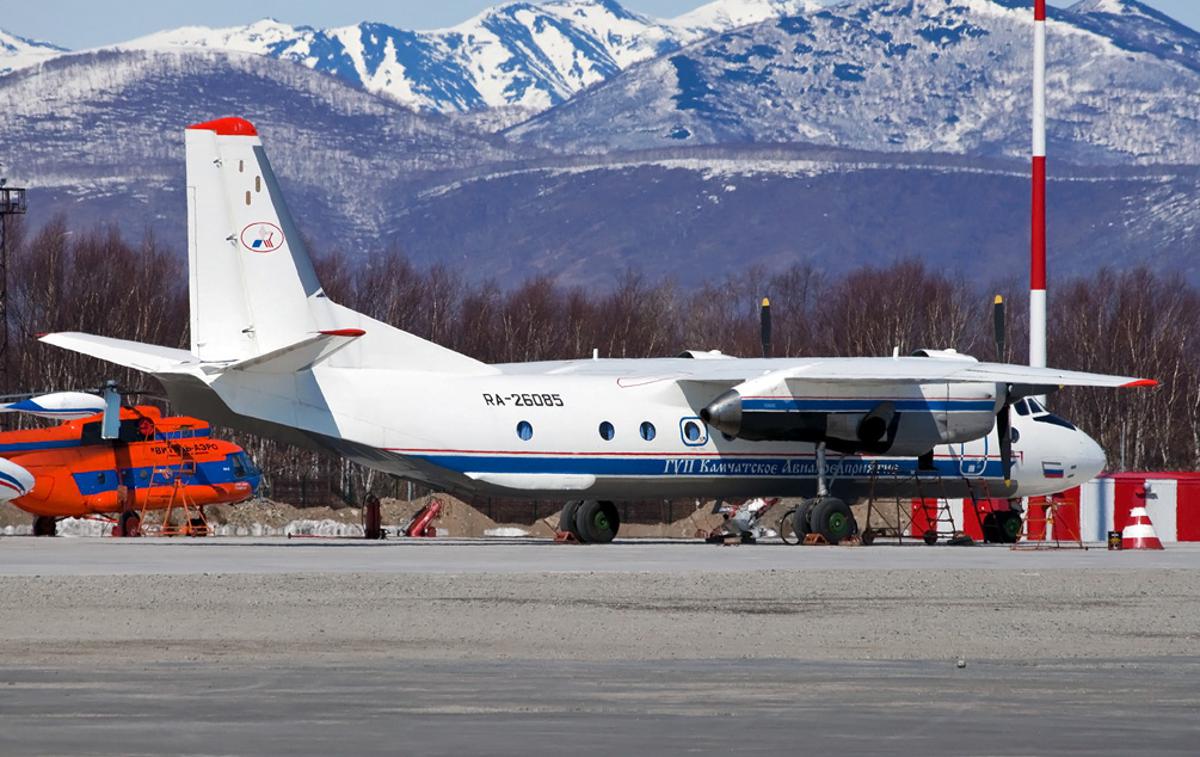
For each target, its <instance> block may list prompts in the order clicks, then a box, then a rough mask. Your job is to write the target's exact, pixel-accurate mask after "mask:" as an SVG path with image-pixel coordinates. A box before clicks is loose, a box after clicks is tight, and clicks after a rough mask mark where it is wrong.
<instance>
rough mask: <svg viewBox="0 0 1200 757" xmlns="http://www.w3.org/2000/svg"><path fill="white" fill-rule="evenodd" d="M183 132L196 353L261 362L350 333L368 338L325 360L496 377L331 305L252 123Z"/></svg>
mask: <svg viewBox="0 0 1200 757" xmlns="http://www.w3.org/2000/svg"><path fill="white" fill-rule="evenodd" d="M185 134H186V143H187V203H188V269H189V272H190V278H189V295H190V301H191V326H192V354H193V355H195V356H196V357H198V358H199V359H200V360H201V361H203V362H208V363H229V364H233V363H245V361H253V363H252V364H255V365H257V364H259V361H257V360H255V359H257V358H261V357H263V356H267V355H273V354H277V353H278V354H282V353H281V352H280V351H284V352H289V351H291V350H293V349H296V348H302V347H305V348H306V347H307V346H308V345H309V343H310V342H312V341H313V340H314V339H315V338H317V337H318V336H319V335H322V334H324V335H326V336H328V335H329V334H331V333H332V334H341V333H344V332H346V331H347V330H352V331H356V332H362V334H361V336H355V338H354V340H353V342H354V343H353V344H352V345H343V346H346V347H347V348H346V349H344V350H338V351H337V355H336V356H333V355H332V351H329V352H325V351H318V352H319V353H320V354H319V357H320V359H321V360H326V358H328V360H329V364H336V365H337V366H339V367H350V368H390V369H403V370H415V371H431V372H450V373H479V372H490V371H491V370H492V369H489V368H488V367H487V366H485V365H483V364H482V363H480V362H479V361H477V360H473V359H472V358H469V357H467V356H466V355H461V354H459V353H457V352H454V351H453V350H449V349H446V348H445V347H441V346H439V345H436V344H434V343H432V342H428V341H426V340H424V339H421V338H419V337H416V336H413V335H412V334H408V333H406V332H404V331H401V330H399V329H397V328H394V327H392V326H389V325H388V324H385V323H380V322H379V321H376V320H373V319H371V318H369V317H367V316H365V315H363V314H361V313H357V312H355V311H353V310H350V309H349V308H345V307H342V306H340V305H337V304H335V303H333V302H330V301H329V299H328V298H327V297H326V296H325V293H324V292H323V291H322V289H321V284H320V282H319V281H318V280H317V274H316V272H315V271H314V270H313V265H312V260H311V258H310V257H309V254H308V251H307V250H306V249H305V247H304V240H303V239H301V237H300V232H299V231H298V230H297V229H296V225H295V223H293V221H292V216H291V214H290V213H289V212H288V209H287V204H286V203H285V202H284V200H283V194H282V193H281V192H280V190H279V184H278V182H276V180H275V174H274V173H273V172H272V171H271V165H270V163H268V162H267V156H266V153H265V152H264V151H263V145H262V141H261V140H259V138H258V131H257V130H255V128H254V125H253V124H251V123H250V122H249V121H246V120H245V119H241V118H221V119H218V120H216V121H209V122H206V123H202V124H195V125H194V126H189V127H188V128H187V131H186V132H185ZM318 341H319V340H318ZM305 354H307V353H305ZM301 362H304V361H301ZM313 362H315V361H313ZM246 364H247V365H249V364H251V363H246ZM273 365H275V366H276V367H278V366H279V361H275V362H274V363H273ZM303 367H305V368H306V367H310V366H303ZM297 369H299V368H297Z"/></svg>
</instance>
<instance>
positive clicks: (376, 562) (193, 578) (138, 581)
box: [0, 538, 1200, 755]
mask: <svg viewBox="0 0 1200 757" xmlns="http://www.w3.org/2000/svg"><path fill="white" fill-rule="evenodd" d="M0 586H3V587H4V591H3V592H0V754H5V755H9V754H96V755H108V754H162V753H179V754H232V753H263V754H283V753H287V754H328V753H405V754H475V753H487V754H549V753H561V752H563V751H571V752H577V753H582V754H614V753H631V754H632V753H656V754H663V753H666V754H674V753H684V752H687V753H697V752H698V753H711V752H727V751H732V750H737V751H739V752H756V753H768V754H773V753H778V752H783V751H785V750H788V751H794V750H797V749H803V750H804V751H811V752H816V753H824V752H833V751H838V752H841V753H846V754H907V753H924V754H1005V755H1007V754H1046V753H1050V752H1056V753H1067V754H1072V753H1080V754H1085V753H1086V754H1129V753H1141V754H1154V753H1158V754H1193V753H1195V744H1196V743H1200V721H1196V720H1195V717H1194V713H1195V712H1196V711H1198V710H1197V707H1198V706H1200V686H1198V685H1197V681H1200V548H1198V547H1193V546H1190V545H1172V547H1171V548H1169V549H1167V550H1165V551H1162V552H1126V553H1110V552H1107V551H1105V550H1103V549H1093V550H1089V551H1087V552H1082V551H1059V552H1013V551H1010V550H1008V549H1007V548H1000V547H973V548H960V547H942V546H939V547H932V548H929V547H924V546H911V547H894V546H874V547H870V548H830V547H814V548H801V547H787V546H776V545H758V546H738V547H729V548H725V547H715V546H710V545H702V544H686V543H672V542H667V543H653V542H652V543H643V542H627V543H622V544H615V545H608V546H591V547H581V546H570V545H554V544H550V543H547V542H531V541H528V540H513V541H501V542H496V541H493V540H486V541H476V542H470V541H449V540H441V539H439V540H433V541H399V540H397V541H388V542H382V543H365V542H355V541H337V540H309V539H297V540H292V541H288V540H284V539H265V540H258V539H228V540H218V539H209V540H157V539H143V540H127V541H126V540H115V539H56V540H47V539H33V538H5V539H0ZM959 656H962V657H964V658H965V661H966V667H965V668H962V669H959V668H958V667H956V665H955V661H956V659H957V658H958V657H959Z"/></svg>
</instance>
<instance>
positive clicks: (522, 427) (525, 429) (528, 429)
mask: <svg viewBox="0 0 1200 757" xmlns="http://www.w3.org/2000/svg"><path fill="white" fill-rule="evenodd" d="M517 436H519V437H521V440H522V441H526V442H527V441H529V440H530V439H532V438H533V426H531V425H530V424H529V421H521V422H520V423H518V424H517Z"/></svg>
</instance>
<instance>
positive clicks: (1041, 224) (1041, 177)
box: [1029, 0, 1046, 368]
mask: <svg viewBox="0 0 1200 757" xmlns="http://www.w3.org/2000/svg"><path fill="white" fill-rule="evenodd" d="M1031 238H1032V242H1033V247H1032V250H1031V253H1032V259H1031V261H1030V269H1029V364H1030V365H1031V366H1033V367H1035V368H1044V367H1046V0H1034V3H1033V226H1032V234H1031Z"/></svg>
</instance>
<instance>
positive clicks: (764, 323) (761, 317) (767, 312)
mask: <svg viewBox="0 0 1200 757" xmlns="http://www.w3.org/2000/svg"><path fill="white" fill-rule="evenodd" d="M758 321H759V336H760V338H761V339H762V354H763V357H771V300H770V298H768V297H763V299H762V307H761V309H760V310H759V314H758Z"/></svg>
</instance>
